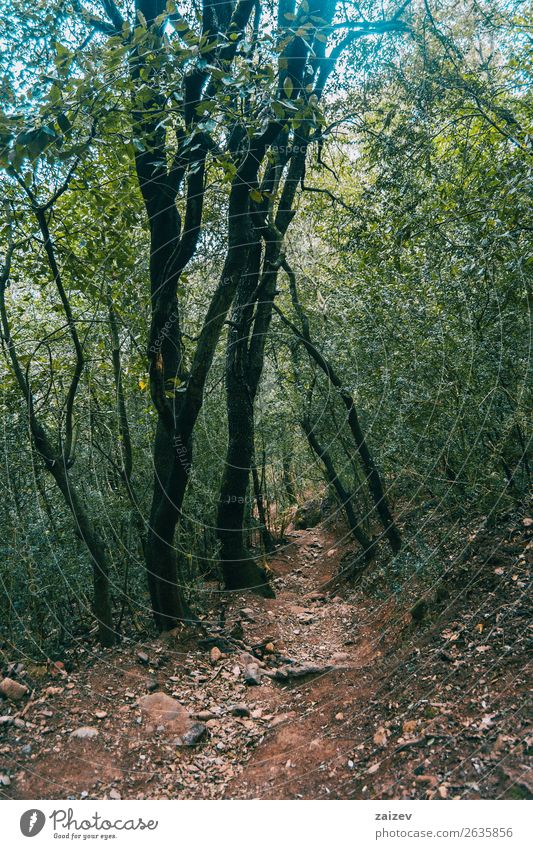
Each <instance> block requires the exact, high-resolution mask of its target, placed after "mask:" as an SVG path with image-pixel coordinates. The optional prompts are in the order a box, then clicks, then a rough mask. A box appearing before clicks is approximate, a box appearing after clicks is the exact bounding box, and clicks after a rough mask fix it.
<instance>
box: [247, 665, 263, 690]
mask: <svg viewBox="0 0 533 849" xmlns="http://www.w3.org/2000/svg"><path fill="white" fill-rule="evenodd" d="M244 683H245V684H248V686H249V687H253V686H257V685H258V684H260V683H261V677H260V674H259V664H257V663H249V664H248V666H247V667H246V669H245V670H244Z"/></svg>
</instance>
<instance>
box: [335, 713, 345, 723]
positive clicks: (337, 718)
mask: <svg viewBox="0 0 533 849" xmlns="http://www.w3.org/2000/svg"><path fill="white" fill-rule="evenodd" d="M335 719H336V720H337V722H342V720H343V719H344V714H343V713H342V712H339V713H336V714H335Z"/></svg>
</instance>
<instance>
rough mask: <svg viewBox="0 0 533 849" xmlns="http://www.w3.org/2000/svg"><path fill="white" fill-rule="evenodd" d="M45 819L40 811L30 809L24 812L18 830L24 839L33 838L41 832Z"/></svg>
mask: <svg viewBox="0 0 533 849" xmlns="http://www.w3.org/2000/svg"><path fill="white" fill-rule="evenodd" d="M45 822H46V817H45V815H44V814H43V812H42V811H39V810H37V809H36V808H32V809H31V810H29V811H24V813H23V814H22V816H21V818H20V830H21V832H22V833H23V835H24V837H35V835H36V834H39V832H40V831H42V829H43V827H44V824H45Z"/></svg>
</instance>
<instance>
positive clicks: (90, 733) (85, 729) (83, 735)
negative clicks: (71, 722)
mask: <svg viewBox="0 0 533 849" xmlns="http://www.w3.org/2000/svg"><path fill="white" fill-rule="evenodd" d="M99 733H100V732H99V731H98V729H97V728H91V726H90V725H82V727H81V728H76V729H75V730H74V731H73V732H72V733H71V735H70V736H71V737H77V738H78V739H79V740H92V739H93V737H98V734H99Z"/></svg>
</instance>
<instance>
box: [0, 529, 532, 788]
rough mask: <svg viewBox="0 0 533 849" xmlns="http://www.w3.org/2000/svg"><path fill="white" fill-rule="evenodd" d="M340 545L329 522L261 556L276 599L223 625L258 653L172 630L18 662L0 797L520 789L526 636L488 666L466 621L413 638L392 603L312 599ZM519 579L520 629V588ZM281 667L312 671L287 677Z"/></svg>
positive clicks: (460, 618) (234, 605) (347, 597)
mask: <svg viewBox="0 0 533 849" xmlns="http://www.w3.org/2000/svg"><path fill="white" fill-rule="evenodd" d="M343 553H344V552H343V550H342V549H340V548H338V547H336V546H335V542H334V538H333V536H332V535H331V534H329V533H328V532H327V531H326V530H324V529H316V528H315V529H310V530H306V531H293V532H292V533H291V534H290V535H289V544H288V545H287V546H285V547H284V549H283V551H282V552H280V553H277V554H275V555H274V556H273V558H272V560H271V561H270V563H269V565H270V567H271V569H272V572H273V573H274V575H275V585H276V591H277V597H276V599H262V598H258V597H255V596H249V595H246V596H245V595H243V596H239V597H232V599H231V602H229V603H228V604H227V605H225V608H226V613H225V631H224V633H226V632H229V633H233V634H238V636H239V640H238V641H237V642H238V643H240V644H241V645H242V643H244V644H246V645H248V646H250V647H253V650H254V654H250V652H247V651H244V650H241V649H239V648H238V647H236V648H235V650H234V651H229V652H228V651H219V650H218V649H217V648H216V647H215V648H211V649H210V647H209V646H203V647H201V648H199V647H198V644H197V642H193V641H192V640H191V638H190V636H189V642H186V641H185V635H183V634H182V633H174V634H171V635H168V636H166V637H165V638H164V639H153V640H150V641H147V642H144V643H143V644H142V645H140V644H138V643H136V644H132V643H125V642H124V643H123V644H122V645H121V646H119V647H117V648H115V649H111V650H104V651H102V650H92V649H90V648H87V649H77V650H76V652H75V656H74V657H73V658H72V665H71V671H69V672H65V671H64V670H63V669H61V668H59V669H56V668H52V669H50V668H46V667H39V666H36V665H32V664H25V667H26V668H25V671H24V672H20V673H19V674H20V675H21V680H23V681H24V682H26V683H27V685H28V686H29V687H30V694H29V698H26V699H25V700H24V701H22V702H19V703H17V704H12V703H9V704H8V705H7V710H6V709H5V703H4V706H3V707H2V708H1V710H0V712H1V713H4V716H2V717H0V778H1V777H2V776H3V778H4V779H6V780H7V781H6V780H4V781H3V786H2V787H1V790H0V792H1V793H2V795H3V796H4V797H5V798H72V799H77V798H95V799H101V798H123V799H126V798H134V799H139V798H188V799H194V798H207V799H209V798H211V799H221V798H227V799H238V798H263V799H293V798H296V799H297V798H303V799H309V798H315V799H320V798H341V799H346V798H448V797H449V798H454V797H461V798H465V797H470V796H471V797H473V798H480V797H481V798H483V797H490V798H494V797H495V796H498V795H504V796H508V797H509V798H523V797H524V795H526V796H527V795H529V794H530V793H531V781H530V779H529V773H528V772H527V768H525V767H524V755H525V753H526V752H527V748H528V747H529V749H530V747H531V739H532V738H531V730H530V726H529V725H528V724H527V720H525V718H524V714H523V708H524V699H525V693H526V683H525V673H524V669H523V665H522V664H521V662H520V660H519V655H518V649H521V638H518V637H517V643H516V646H515V648H516V649H517V655H518V657H515V654H514V653H513V652H511V653H510V654H509V657H508V658H507V659H505V658H503V662H500V663H498V665H497V667H496V668H495V666H494V660H495V659H494V657H492V658H490V657H489V650H491V651H492V650H493V649H492V646H489V649H487V650H485V649H483V650H481V651H478V649H479V648H480V646H481V647H483V645H484V644H485V643H486V642H487V637H486V636H485V635H483V634H482V633H481V632H480V630H479V625H478V626H477V632H476V630H475V627H474V626H471V623H468V624H465V622H464V615H465V614H464V613H462V612H458V611H447V612H445V614H442V616H441V619H442V621H440V620H439V619H437V620H436V621H435V622H434V623H433V624H432V626H431V627H426V628H423V629H415V628H414V627H413V623H412V620H411V617H410V614H409V610H408V609H406V610H402V609H401V607H400V606H399V605H398V602H397V601H395V600H394V599H391V600H387V601H385V602H377V601H376V600H375V599H371V598H368V597H365V596H364V595H363V594H362V593H361V592H360V591H359V592H358V591H356V590H350V591H348V590H347V589H346V588H345V589H344V590H343V593H342V597H341V596H340V595H332V594H331V592H330V593H325V592H321V591H320V590H319V589H317V587H320V586H322V585H323V584H324V583H325V582H326V581H328V580H329V579H330V578H331V577H332V576H333V575H334V574H335V572H336V570H337V568H338V564H339V560H340V559H341V557H342V554H343ZM518 583H522V582H521V581H519V582H518ZM511 586H512V587H513V588H514V589H515V590H518V591H519V592H518V594H517V600H516V604H517V610H514V609H513V610H514V613H515V614H516V617H517V618H518V622H519V623H520V621H521V620H520V616H521V615H522V614H521V612H520V607H519V605H520V603H521V602H520V599H521V598H522V595H521V589H522V588H521V587H517V581H516V580H515V581H511ZM468 605H469V602H468V599H467V600H465V606H466V608H465V609H468V610H469V607H468ZM517 611H518V612H517ZM454 616H455V619H454V618H453V617H454ZM481 616H482V614H481V613H480V614H478V613H476V616H475V620H476V622H477V620H478V619H479V618H480V617H481ZM450 617H451V619H452V621H451V622H450V621H449V620H450ZM481 621H482V622H483V621H484V620H483V619H482V620H481ZM513 621H514V620H513ZM461 622H462V623H463V624H462V626H461V625H460V623H461ZM454 623H455V624H454ZM457 623H459V624H457ZM461 627H462V629H463V631H465V632H466V630H468V629H470V628H473V631H472V637H471V640H470V641H471V643H472V644H471V645H469V647H468V648H467V646H468V643H465V644H464V648H461V650H459V648H460V647H461V646H463V643H464V640H463V638H462V637H461V636H460V635H461V633H462V631H461ZM454 629H457V634H458V636H457V637H455V638H454V635H455V633H456V631H455V630H454ZM483 630H484V626H483V627H482V628H481V631H483ZM476 633H477V636H478V637H479V639H478V640H477V641H476ZM508 633H509V632H507V633H506V639H507V640H508V639H509V636H508ZM469 639H470V638H469ZM472 640H473V642H472ZM221 645H223V643H221ZM257 647H259V650H257ZM462 654H464V657H463V656H462ZM467 655H468V656H467ZM467 661H468V662H467ZM254 664H256V666H255V667H254ZM291 664H292V667H291V668H292V669H294V668H301V667H302V665H303V664H311V665H312V668H313V671H312V672H311V673H310V674H307V675H302V677H298V678H296V677H295V678H293V677H288V678H286V679H281V680H279V675H280V673H278V672H277V670H279V669H282V670H283V669H284V668H287V666H288V665H289V666H290V665H291ZM252 667H254V669H252V671H255V673H256V674H255V676H254V675H252V679H254V677H255V680H249V679H250V669H251V668H252ZM67 668H68V665H67ZM305 668H309V667H305ZM304 671H305V669H304ZM276 675H278V678H277V677H276ZM162 694H164V695H162ZM147 696H148V697H149V698H148V700H147V701H143V699H144V698H145V697H147ZM161 699H163V700H164V705H163V708H162V707H161V703H160V702H161ZM139 700H141V701H139ZM165 700H166V701H165ZM173 700H174V701H173ZM169 706H170V707H169Z"/></svg>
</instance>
